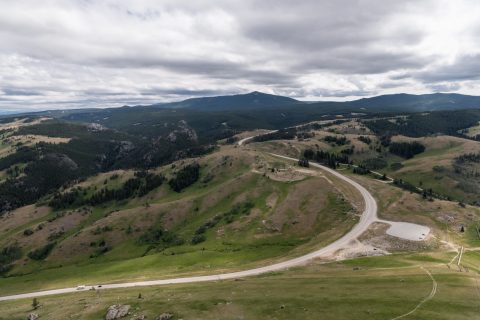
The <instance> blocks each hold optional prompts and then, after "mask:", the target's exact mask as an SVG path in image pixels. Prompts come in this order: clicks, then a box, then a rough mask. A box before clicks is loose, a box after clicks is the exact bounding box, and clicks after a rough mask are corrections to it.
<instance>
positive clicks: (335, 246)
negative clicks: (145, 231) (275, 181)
mask: <svg viewBox="0 0 480 320" xmlns="http://www.w3.org/2000/svg"><path fill="white" fill-rule="evenodd" d="M246 140H248V138H245V139H242V140H241V141H240V142H241V143H240V142H239V143H238V144H239V145H241V144H243V143H244V142H245V141H246ZM271 155H272V156H275V157H278V158H282V159H285V160H290V161H298V159H295V158H291V157H286V156H282V155H278V154H273V153H271ZM310 165H311V166H312V167H316V168H320V169H322V170H325V171H327V172H329V173H330V174H332V175H334V176H336V177H337V178H339V179H341V180H343V181H345V182H347V183H349V184H351V185H352V186H353V187H355V188H356V189H357V190H358V191H359V192H360V193H361V195H362V197H363V199H364V202H365V208H364V211H363V213H362V215H361V217H360V221H359V222H358V223H357V224H356V225H355V226H354V227H353V228H352V229H351V230H350V231H349V232H348V233H347V234H345V235H344V236H343V237H341V238H340V239H338V240H336V241H334V242H332V243H331V244H329V245H328V246H326V247H324V248H322V249H319V250H316V251H314V252H311V253H309V254H306V255H304V256H301V257H298V258H294V259H291V260H287V261H283V262H279V263H275V264H272V265H269V266H265V267H260V268H255V269H249V270H244V271H238V272H231V273H222V274H215V275H208V276H194V277H184V278H172V279H163V280H150V281H138V282H127V283H116V284H104V285H102V286H101V287H99V286H98V285H87V286H86V289H89V288H92V287H94V288H95V289H117V288H131V287H141V286H158V285H168V284H181V283H195V282H205V281H218V280H228V279H237V278H243V277H250V276H256V275H260V274H263V273H268V272H274V271H279V270H284V269H288V268H291V267H296V266H300V265H304V264H306V263H307V262H309V261H310V260H312V259H314V258H318V257H321V256H325V255H328V254H332V253H334V252H335V251H337V250H339V249H342V248H344V247H346V246H347V245H348V243H349V242H350V241H352V240H354V239H356V238H357V237H359V236H360V235H361V234H362V233H363V232H364V231H366V230H367V228H368V227H369V226H370V224H371V223H372V222H375V221H376V220H377V203H376V201H375V199H374V198H373V196H372V195H371V194H370V193H369V192H368V191H367V189H365V188H364V187H362V186H361V185H360V184H358V183H357V182H355V181H353V180H352V179H350V178H348V177H346V176H344V175H342V174H340V173H339V172H337V171H335V170H333V169H330V168H328V167H325V166H322V165H319V164H316V163H311V164H310ZM86 289H84V290H77V288H75V287H72V288H63V289H54V290H46V291H38V292H31V293H23V294H16V295H10V296H4V297H0V301H7V300H15V299H24V298H33V297H41V296H47V295H55V294H64V293H72V292H79V291H85V290H86Z"/></svg>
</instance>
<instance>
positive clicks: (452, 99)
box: [151, 91, 480, 112]
mask: <svg viewBox="0 0 480 320" xmlns="http://www.w3.org/2000/svg"><path fill="white" fill-rule="evenodd" d="M331 103H332V102H331V101H317V102H304V101H299V100H296V99H293V98H289V97H285V96H279V95H273V94H266V93H262V92H258V91H254V92H250V93H247V94H237V95H227V96H216V97H202V98H191V99H186V100H183V101H178V102H171V103H162V104H154V105H151V107H157V108H192V109H199V110H208V111H215V110H217V111H218V110H229V109H240V108H241V109H245V108H249V109H255V108H268V107H285V106H292V107H294V106H302V105H303V106H304V105H310V106H317V107H319V108H322V107H325V106H326V105H327V104H331ZM335 104H336V105H337V106H338V108H339V109H341V110H344V109H346V108H349V109H352V111H359V110H362V109H363V110H369V111H372V112H389V111H391V112H422V111H437V110H460V109H476V108H480V97H479V96H470V95H463V94H457V93H432V94H420V95H414V94H406V93H399V94H389V95H380V96H376V97H371V98H362V99H359V100H352V101H345V102H335Z"/></svg>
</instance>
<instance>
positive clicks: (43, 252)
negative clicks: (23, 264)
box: [28, 242, 56, 260]
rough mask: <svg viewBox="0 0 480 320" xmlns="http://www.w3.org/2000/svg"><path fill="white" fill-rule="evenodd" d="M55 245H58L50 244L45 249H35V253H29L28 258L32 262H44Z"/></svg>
mask: <svg viewBox="0 0 480 320" xmlns="http://www.w3.org/2000/svg"><path fill="white" fill-rule="evenodd" d="M55 245H56V243H55V242H50V243H48V244H46V245H44V246H43V247H40V248H38V249H35V250H33V251H30V252H29V253H28V257H29V258H30V259H32V260H43V259H45V258H46V257H48V255H49V254H50V252H51V251H52V250H53V248H54V247H55Z"/></svg>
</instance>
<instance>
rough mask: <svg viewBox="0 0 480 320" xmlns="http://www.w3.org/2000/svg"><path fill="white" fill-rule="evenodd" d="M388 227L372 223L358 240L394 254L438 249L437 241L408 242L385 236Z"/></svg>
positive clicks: (431, 239) (430, 239)
mask: <svg viewBox="0 0 480 320" xmlns="http://www.w3.org/2000/svg"><path fill="white" fill-rule="evenodd" d="M388 228H389V225H387V224H384V223H373V224H372V225H371V226H370V227H369V228H368V230H367V231H366V232H364V233H363V234H362V235H361V236H360V237H359V240H360V241H361V242H362V243H364V244H366V245H370V246H372V247H374V248H378V249H380V250H384V251H388V252H394V251H423V250H430V249H434V248H437V247H438V243H437V241H435V240H434V239H433V238H431V237H430V238H429V239H428V240H426V241H410V240H404V239H400V238H397V237H393V236H389V235H387V234H386V232H387V229H388Z"/></svg>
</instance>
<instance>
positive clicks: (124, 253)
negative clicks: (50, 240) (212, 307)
mask: <svg viewBox="0 0 480 320" xmlns="http://www.w3.org/2000/svg"><path fill="white" fill-rule="evenodd" d="M228 148H229V150H227V151H224V150H222V151H220V152H219V153H217V154H213V155H211V156H209V157H206V158H204V159H202V160H201V162H202V163H203V164H204V168H203V169H202V178H203V177H204V176H205V174H206V173H207V172H214V173H215V177H214V178H213V180H212V181H210V182H209V183H202V182H199V183H196V184H195V185H193V186H192V187H190V188H188V189H187V190H185V191H184V192H182V193H180V194H177V193H173V192H171V191H168V188H167V187H166V186H162V187H161V188H160V190H158V191H154V192H153V193H152V194H149V195H148V196H147V197H146V198H144V199H134V200H132V201H130V202H128V203H124V204H116V205H111V206H107V207H105V208H101V207H98V208H95V209H94V210H93V212H92V213H90V214H86V215H84V213H83V212H76V211H75V212H72V213H71V214H67V215H65V216H63V217H61V218H58V219H56V220H55V221H53V222H50V223H46V222H44V223H46V226H47V227H45V228H44V229H42V230H41V231H35V233H34V235H32V236H30V237H28V238H27V237H25V236H23V234H22V232H23V226H22V225H21V224H20V226H18V227H17V228H16V230H17V233H16V234H14V235H13V236H12V239H17V241H19V242H20V243H21V244H22V245H24V251H25V252H28V250H30V249H31V248H34V247H36V246H38V245H39V243H42V242H44V241H46V237H47V236H48V234H49V232H51V230H56V229H57V228H59V227H60V226H64V225H67V224H68V223H70V224H69V225H73V227H72V228H70V229H65V230H67V232H66V233H65V235H64V236H63V237H62V238H61V239H59V240H58V242H59V243H58V245H57V247H56V248H55V249H54V251H53V252H52V253H51V254H50V256H49V257H48V258H47V259H46V261H43V262H33V261H29V260H24V261H25V262H26V264H18V265H17V267H16V268H15V269H14V270H13V271H12V272H11V275H12V276H11V277H8V278H3V279H0V292H1V293H2V294H5V293H7V292H22V291H28V290H38V289H47V288H55V287H62V286H75V285H78V284H79V283H85V282H87V283H91V282H97V283H105V282H114V281H128V280H136V279H148V278H149V279H152V278H161V277H167V276H172V275H184V274H194V273H195V274H196V273H212V272H213V270H226V269H229V270H237V269H243V268H247V267H250V266H253V265H258V264H267V263H270V262H271V261H272V260H278V259H285V258H287V257H289V256H292V255H300V254H302V253H305V252H308V251H309V250H312V249H313V248H317V247H320V246H322V245H323V244H325V243H329V242H331V241H333V240H334V239H336V238H338V237H340V236H341V235H343V234H344V233H345V232H346V231H347V230H348V229H349V228H350V227H351V226H352V225H353V224H354V223H355V220H356V219H355V218H354V217H353V216H352V215H349V214H347V213H348V212H349V211H350V210H351V206H350V204H349V203H348V201H345V200H344V196H343V195H342V193H343V192H344V191H341V192H342V193H341V192H340V191H338V190H336V189H335V188H332V186H330V185H329V184H328V183H325V180H324V179H322V178H320V177H310V178H306V179H304V180H301V181H297V182H281V181H274V180H271V179H269V178H267V177H264V176H262V175H261V174H257V173H252V172H250V166H251V165H252V161H255V160H254V157H251V155H248V156H245V154H246V153H245V152H243V151H242V152H239V151H238V150H237V149H236V148H231V147H228ZM227 155H228V156H229V157H230V158H229V159H231V160H229V161H227V162H225V161H224V159H225V156H227ZM230 161H231V162H230ZM265 161H266V162H265V163H267V164H268V163H270V162H269V161H271V160H270V159H267V160H265ZM275 161H276V162H278V160H275ZM230 163H232V164H231V165H230ZM277 165H278V164H277ZM213 169H215V170H213ZM162 170H163V171H165V173H166V174H168V171H170V170H171V167H170V166H168V167H166V168H164V169H162ZM202 178H201V180H202ZM103 180H104V179H103V177H100V178H99V177H96V178H92V179H90V182H91V183H92V184H93V185H97V184H99V186H100V185H102V184H103ZM87 183H88V182H87ZM109 183H110V182H109ZM344 189H348V187H344ZM272 196H274V198H275V199H276V200H275V202H274V203H271V204H269V205H267V202H268V200H267V199H270V198H272ZM346 198H347V199H349V198H350V197H349V196H348V197H346ZM248 199H250V200H252V201H253V202H254V204H255V209H253V210H252V212H251V213H250V215H248V216H242V217H238V218H237V219H236V221H234V222H233V223H232V224H225V223H223V222H222V223H220V224H219V225H218V226H216V227H215V228H213V229H210V230H208V231H207V233H206V236H207V241H205V242H203V243H201V244H199V245H196V246H193V245H190V244H189V243H187V244H185V245H182V246H176V247H171V248H168V249H165V250H161V249H159V250H157V249H154V250H148V246H147V245H138V243H137V239H138V237H139V236H140V235H141V234H142V233H143V232H144V231H145V230H146V229H147V228H148V227H150V226H151V225H154V224H156V223H159V222H161V223H162V224H163V225H164V226H166V227H168V229H169V230H171V231H172V232H175V233H176V234H178V235H179V236H181V237H182V238H184V239H185V240H187V241H189V240H190V239H191V237H192V236H193V234H194V231H195V230H196V229H197V228H198V227H199V226H200V225H202V224H203V223H204V222H205V221H207V220H208V219H210V218H211V217H213V216H214V215H215V214H218V213H221V212H225V211H228V210H229V209H230V208H231V207H232V205H233V204H234V203H242V202H243V201H245V200H248ZM270 201H271V200H270ZM146 202H148V203H149V207H145V206H144V204H145V203H146ZM54 214H55V213H51V214H49V215H48V216H47V217H51V216H52V215H54ZM312 219H313V220H312ZM72 221H76V223H73V222H72ZM67 222H68V223H67ZM36 223H40V221H38V220H36ZM106 225H108V226H112V227H113V230H112V231H109V232H104V233H101V234H98V235H93V233H92V232H93V231H94V230H95V229H96V228H97V227H103V226H106ZM128 225H131V226H132V229H133V230H134V231H133V233H131V234H127V233H126V229H127V227H128ZM28 226H29V227H31V228H34V227H35V226H34V225H32V224H31V223H29V224H28ZM33 237H37V238H35V239H37V241H33V243H32V241H31V240H32V239H34V238H33ZM101 239H103V240H105V241H106V242H107V244H109V245H111V246H112V247H113V249H112V250H111V251H109V252H107V253H106V254H104V255H101V256H99V257H97V258H93V259H92V258H89V256H90V254H92V252H94V250H95V248H92V247H90V246H89V243H90V242H92V241H99V240H101ZM146 253H148V254H146Z"/></svg>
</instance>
